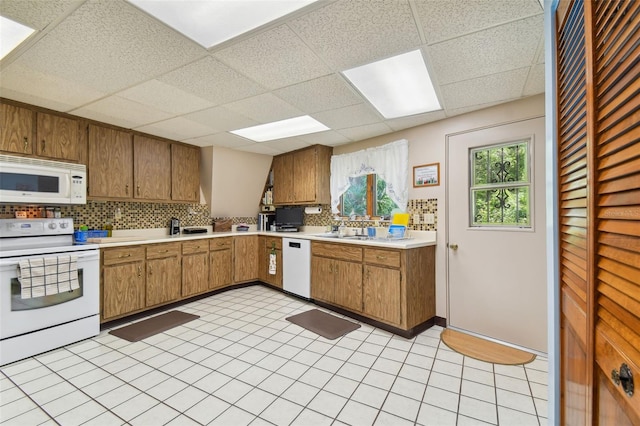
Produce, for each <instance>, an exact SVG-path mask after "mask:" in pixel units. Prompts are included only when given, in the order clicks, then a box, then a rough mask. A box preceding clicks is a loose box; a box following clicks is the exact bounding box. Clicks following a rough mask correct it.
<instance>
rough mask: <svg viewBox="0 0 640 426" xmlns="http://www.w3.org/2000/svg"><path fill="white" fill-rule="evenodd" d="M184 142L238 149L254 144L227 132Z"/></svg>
mask: <svg viewBox="0 0 640 426" xmlns="http://www.w3.org/2000/svg"><path fill="white" fill-rule="evenodd" d="M184 142H186V143H190V144H193V145H198V146H220V147H223V148H232V149H236V148H240V147H243V146H247V145H255V144H256V143H255V142H253V141H250V140H248V139H245V138H241V137H239V136H236V135H233V134H231V133H227V132H221V133H216V134H213V135H206V136H202V137H199V138H193V139H185V140H184Z"/></svg>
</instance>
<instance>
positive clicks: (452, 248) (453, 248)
mask: <svg viewBox="0 0 640 426" xmlns="http://www.w3.org/2000/svg"><path fill="white" fill-rule="evenodd" d="M449 248H450V249H451V250H458V245H457V244H449Z"/></svg>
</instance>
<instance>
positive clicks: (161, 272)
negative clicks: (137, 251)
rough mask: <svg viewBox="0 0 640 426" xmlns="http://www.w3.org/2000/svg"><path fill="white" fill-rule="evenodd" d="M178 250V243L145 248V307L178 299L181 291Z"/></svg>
mask: <svg viewBox="0 0 640 426" xmlns="http://www.w3.org/2000/svg"><path fill="white" fill-rule="evenodd" d="M180 249H181V247H180V243H169V244H152V245H149V246H147V283H146V295H147V297H146V306H147V307H151V306H155V305H159V304H162V303H167V302H172V301H175V300H178V299H180V296H181V289H182V272H181V271H182V265H181V262H180V260H181V256H180Z"/></svg>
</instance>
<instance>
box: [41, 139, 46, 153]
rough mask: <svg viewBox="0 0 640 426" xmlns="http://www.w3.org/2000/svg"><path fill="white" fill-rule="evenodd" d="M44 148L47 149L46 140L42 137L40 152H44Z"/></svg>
mask: <svg viewBox="0 0 640 426" xmlns="http://www.w3.org/2000/svg"><path fill="white" fill-rule="evenodd" d="M46 149H47V142H46V141H45V140H44V139H42V152H45V151H46Z"/></svg>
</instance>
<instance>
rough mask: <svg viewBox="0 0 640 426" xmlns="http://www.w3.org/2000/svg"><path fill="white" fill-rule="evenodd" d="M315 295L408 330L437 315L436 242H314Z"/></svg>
mask: <svg viewBox="0 0 640 426" xmlns="http://www.w3.org/2000/svg"><path fill="white" fill-rule="evenodd" d="M311 255H312V256H311V298H312V299H314V300H319V301H322V302H326V303H330V304H333V305H336V306H339V307H342V308H346V309H348V310H350V311H352V312H354V313H357V314H360V315H363V316H366V317H369V318H371V319H374V320H376V321H380V322H383V323H385V324H389V325H391V326H393V327H396V328H400V329H403V330H410V329H411V328H413V327H416V326H418V325H420V324H422V323H425V322H426V321H428V320H430V319H432V318H433V317H435V247H433V246H428V247H419V248H414V249H388V248H374V247H371V246H356V245H352V244H340V243H323V242H315V241H314V242H312V245H311Z"/></svg>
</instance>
